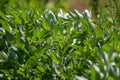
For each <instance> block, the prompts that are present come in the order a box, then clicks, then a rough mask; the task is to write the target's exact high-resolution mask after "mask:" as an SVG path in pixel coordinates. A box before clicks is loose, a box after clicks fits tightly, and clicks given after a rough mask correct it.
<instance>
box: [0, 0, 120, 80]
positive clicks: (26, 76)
mask: <svg viewBox="0 0 120 80" xmlns="http://www.w3.org/2000/svg"><path fill="white" fill-rule="evenodd" d="M7 1H8V0H3V1H1V3H0V79H1V80H120V31H119V23H120V22H119V18H118V17H119V15H120V14H119V11H120V10H119V8H117V7H116V9H115V8H114V9H115V10H114V11H113V12H111V13H109V12H110V11H111V10H109V8H110V9H112V6H109V7H107V10H106V11H105V12H101V13H100V14H99V16H98V18H97V19H93V17H92V15H91V12H90V11H88V10H85V11H84V12H83V13H79V12H78V11H77V10H74V12H70V11H68V12H66V13H64V12H62V10H60V11H59V12H57V13H56V12H52V11H51V10H49V9H46V10H44V12H43V13H41V11H39V10H36V9H22V8H19V7H17V6H14V5H12V4H13V3H11V2H7ZM8 3H9V5H8ZM111 4H114V3H111ZM11 5H12V6H11ZM113 6H114V5H113ZM117 6H118V4H117ZM119 6H120V5H119ZM113 14H114V15H113Z"/></svg>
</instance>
